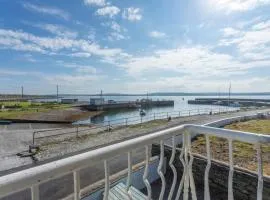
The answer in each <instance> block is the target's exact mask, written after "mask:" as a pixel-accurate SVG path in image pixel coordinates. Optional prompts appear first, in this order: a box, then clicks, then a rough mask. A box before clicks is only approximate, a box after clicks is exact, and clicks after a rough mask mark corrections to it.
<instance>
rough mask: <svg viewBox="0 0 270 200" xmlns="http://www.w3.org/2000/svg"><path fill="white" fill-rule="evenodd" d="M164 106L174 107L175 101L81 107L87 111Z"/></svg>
mask: <svg viewBox="0 0 270 200" xmlns="http://www.w3.org/2000/svg"><path fill="white" fill-rule="evenodd" d="M162 106H174V101H173V100H160V101H159V100H157V101H152V100H151V101H150V100H149V101H127V102H121V101H119V102H113V103H104V104H98V105H81V107H83V108H85V109H87V110H93V111H96V110H111V109H119V108H131V109H136V108H148V107H162Z"/></svg>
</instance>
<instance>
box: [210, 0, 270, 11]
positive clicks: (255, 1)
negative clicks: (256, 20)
mask: <svg viewBox="0 0 270 200" xmlns="http://www.w3.org/2000/svg"><path fill="white" fill-rule="evenodd" d="M269 4H270V0H218V1H217V0H209V5H210V6H211V7H215V8H216V9H218V10H225V11H226V12H227V13H230V12H237V11H248V10H252V9H255V8H257V7H260V6H264V5H269Z"/></svg>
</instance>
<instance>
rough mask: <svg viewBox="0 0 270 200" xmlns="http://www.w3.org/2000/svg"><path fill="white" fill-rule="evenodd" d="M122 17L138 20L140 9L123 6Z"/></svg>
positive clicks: (139, 18) (140, 17) (140, 15)
mask: <svg viewBox="0 0 270 200" xmlns="http://www.w3.org/2000/svg"><path fill="white" fill-rule="evenodd" d="M122 17H123V18H124V19H127V20H129V21H140V20H141V19H142V14H141V9H140V8H134V7H130V8H125V9H124V11H123V14H122Z"/></svg>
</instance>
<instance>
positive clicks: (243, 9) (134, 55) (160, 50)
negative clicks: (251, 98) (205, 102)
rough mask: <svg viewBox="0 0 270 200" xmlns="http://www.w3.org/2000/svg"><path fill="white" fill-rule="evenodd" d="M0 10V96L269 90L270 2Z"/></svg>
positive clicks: (36, 0) (135, 2)
mask: <svg viewBox="0 0 270 200" xmlns="http://www.w3.org/2000/svg"><path fill="white" fill-rule="evenodd" d="M0 4H1V6H0V60H1V62H0V93H15V92H17V93H18V92H20V88H21V86H24V90H25V92H26V93H37V94H49V93H55V88H56V85H57V84H58V85H59V88H60V92H61V93H97V92H99V91H100V90H101V89H103V91H104V92H106V93H111V92H121V93H146V92H147V91H148V92H218V91H227V90H228V86H229V82H231V83H232V90H233V91H234V92H267V91H268V92H269V91H270V53H269V52H270V0H196V1H190V0H169V1H168V0H155V1H150V0H149V1H146V0H132V1H131V0H112V1H107V0H76V1H75V0H65V1H63V0H62V1H55V0H47V1H41V0H32V1H30V0H29V1H23V0H14V1H10V0H0Z"/></svg>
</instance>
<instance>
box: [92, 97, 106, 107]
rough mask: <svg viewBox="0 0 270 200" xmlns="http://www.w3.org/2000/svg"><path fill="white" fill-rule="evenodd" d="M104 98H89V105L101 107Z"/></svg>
mask: <svg viewBox="0 0 270 200" xmlns="http://www.w3.org/2000/svg"><path fill="white" fill-rule="evenodd" d="M104 102H105V101H104V98H91V99H90V105H103V104H104Z"/></svg>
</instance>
